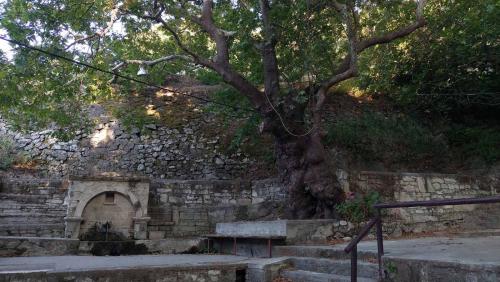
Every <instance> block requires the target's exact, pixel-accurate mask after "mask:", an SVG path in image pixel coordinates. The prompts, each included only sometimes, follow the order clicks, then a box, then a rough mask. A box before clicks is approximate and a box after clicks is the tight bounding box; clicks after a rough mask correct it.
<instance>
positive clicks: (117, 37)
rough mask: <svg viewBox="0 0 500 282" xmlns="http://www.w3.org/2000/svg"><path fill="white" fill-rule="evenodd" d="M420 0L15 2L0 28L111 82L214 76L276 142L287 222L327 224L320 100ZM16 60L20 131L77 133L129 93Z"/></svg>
mask: <svg viewBox="0 0 500 282" xmlns="http://www.w3.org/2000/svg"><path fill="white" fill-rule="evenodd" d="M424 2H425V0H417V1H411V0H390V1H378V0H338V1H335V0H232V1H229V0H176V1H174V0H163V1H162V0H151V1H147V0H124V1H119V0H116V1H114V0H100V1H99V0H97V1H81V0H32V1H28V0H8V1H6V2H5V3H4V5H3V7H2V11H1V12H2V19H1V27H2V32H3V33H4V34H6V36H8V37H9V38H11V39H15V40H18V41H22V42H25V43H28V44H30V45H33V46H38V47H40V48H43V49H45V50H48V51H51V52H54V53H57V54H59V55H64V56H67V57H71V58H74V59H78V60H82V61H86V62H88V63H92V64H93V65H97V66H100V67H102V68H106V69H109V70H112V71H113V72H116V73H120V74H127V75H135V74H136V73H137V71H138V70H139V73H141V74H145V73H146V72H148V73H149V78H148V81H150V82H154V81H157V82H161V79H162V78H163V77H165V74H166V73H169V72H176V73H179V72H181V71H187V72H197V71H198V72H199V71H200V69H206V70H209V71H211V72H213V73H215V74H217V75H219V76H220V78H221V79H222V81H223V82H224V83H225V84H226V85H228V86H230V87H232V88H233V89H234V90H235V91H236V92H237V93H239V95H240V97H241V99H242V100H245V101H246V103H247V105H249V106H250V107H251V109H252V110H253V111H254V112H256V113H257V114H258V116H259V117H260V119H261V121H262V122H261V124H260V127H259V129H260V132H261V133H269V134H271V135H272V136H273V137H274V144H275V148H274V149H275V153H276V162H277V167H278V168H279V172H280V175H281V179H282V180H283V182H284V184H285V185H286V186H287V187H288V190H289V195H290V209H289V213H288V216H289V217H293V218H311V217H331V216H333V212H334V206H335V204H336V203H339V202H341V201H342V200H343V198H344V196H343V192H342V189H341V187H340V184H339V182H338V181H337V180H336V176H335V168H334V167H332V165H331V164H332V163H334V162H332V161H331V160H329V154H328V152H327V150H326V149H325V146H324V145H323V144H322V137H323V132H322V126H321V123H322V119H323V118H322V113H323V111H324V110H323V108H324V104H325V100H326V98H327V96H328V95H329V93H330V92H331V90H332V89H333V88H334V87H335V86H337V85H339V83H341V82H343V81H345V80H348V79H350V78H352V77H355V76H357V75H358V60H360V59H363V57H362V56H363V51H365V50H366V49H368V48H370V47H374V46H377V45H379V44H387V43H390V42H392V41H394V40H397V39H399V38H402V37H405V36H407V35H409V34H411V33H412V32H414V31H415V30H417V29H419V28H421V27H423V26H424V25H425V24H426V22H425V19H424V5H425V3H424ZM13 53H14V55H13V59H12V60H11V61H10V62H7V60H6V59H5V58H3V62H2V64H3V65H4V66H5V68H4V69H3V70H2V71H1V73H0V74H1V78H2V81H3V83H2V86H1V87H2V103H0V104H2V105H1V106H0V108H1V109H2V114H3V116H6V117H11V118H13V119H17V120H18V121H21V122H25V123H28V124H33V123H40V124H43V122H42V121H47V122H49V121H52V122H54V121H55V122H57V123H59V124H61V125H65V126H69V125H71V124H78V122H76V121H78V120H81V119H80V115H79V114H78V112H79V111H78V110H77V109H78V107H79V106H81V105H84V104H85V103H88V102H93V101H96V100H98V99H99V97H100V96H106V97H108V98H109V97H112V96H113V95H118V94H116V93H117V92H116V89H117V88H116V87H112V85H121V86H122V87H123V86H128V87H130V81H126V80H123V79H119V78H117V77H111V76H106V75H103V74H99V73H96V72H94V71H92V70H88V69H85V68H82V67H81V66H75V65H67V64H65V63H64V62H61V61H60V60H58V59H55V58H51V57H47V56H45V55H41V54H38V53H36V52H33V51H29V50H27V49H23V48H16V49H14V52H13ZM364 59H366V58H364ZM368 59H369V58H368ZM82 88H85V91H82ZM121 89H125V88H121ZM82 92H84V94H82ZM125 92H126V91H125ZM120 95H123V94H120ZM78 126H79V125H78Z"/></svg>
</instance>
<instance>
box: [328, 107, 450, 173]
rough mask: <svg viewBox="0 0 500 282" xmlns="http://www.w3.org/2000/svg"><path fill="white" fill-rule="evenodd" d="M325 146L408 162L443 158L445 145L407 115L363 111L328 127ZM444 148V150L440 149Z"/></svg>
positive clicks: (396, 161)
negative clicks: (333, 144)
mask: <svg viewBox="0 0 500 282" xmlns="http://www.w3.org/2000/svg"><path fill="white" fill-rule="evenodd" d="M326 138H327V140H326V141H327V143H330V144H332V143H335V144H337V145H340V146H342V147H344V148H346V149H348V150H349V151H351V152H352V153H353V154H354V155H357V156H360V157H361V158H363V159H364V160H371V161H390V162H395V163H400V162H403V163H410V162H413V161H418V160H425V159H428V158H435V157H441V156H443V153H445V152H446V149H445V148H446V142H444V141H445V140H441V139H440V138H438V137H436V136H434V135H433V133H432V131H431V130H430V129H428V128H426V127H424V126H422V125H420V124H419V123H417V122H416V121H415V120H413V119H411V118H409V117H407V116H387V117H386V116H384V115H383V114H380V113H375V112H365V113H363V114H361V116H359V117H355V118H346V119H341V120H339V121H337V122H336V123H335V124H332V125H331V126H330V127H329V128H328V134H327V137H326ZM443 149H444V150H443Z"/></svg>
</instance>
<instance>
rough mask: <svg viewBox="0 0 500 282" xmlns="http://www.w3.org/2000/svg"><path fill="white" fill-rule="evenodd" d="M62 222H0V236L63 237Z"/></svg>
mask: <svg viewBox="0 0 500 282" xmlns="http://www.w3.org/2000/svg"><path fill="white" fill-rule="evenodd" d="M64 227H65V226H64V224H44V223H37V224H22V225H21V224H19V225H13V224H0V236H22V237H64Z"/></svg>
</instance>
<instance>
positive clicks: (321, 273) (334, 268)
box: [274, 246, 378, 282]
mask: <svg viewBox="0 0 500 282" xmlns="http://www.w3.org/2000/svg"><path fill="white" fill-rule="evenodd" d="M274 256H276V257H278V256H286V257H289V259H288V263H289V265H290V268H283V269H282V270H281V271H280V276H281V277H283V278H286V279H289V280H291V281H293V282H306V281H308V282H337V281H338V282H349V281H351V278H350V275H351V262H350V260H348V259H347V256H346V254H345V253H342V252H340V251H338V250H333V249H332V248H331V247H329V246H276V247H275V248H274ZM364 259H369V260H373V257H372V256H367V255H365V256H364ZM377 279H378V265H377V264H375V263H371V262H368V261H362V260H360V261H358V281H362V282H369V281H370V282H371V281H378V280H377Z"/></svg>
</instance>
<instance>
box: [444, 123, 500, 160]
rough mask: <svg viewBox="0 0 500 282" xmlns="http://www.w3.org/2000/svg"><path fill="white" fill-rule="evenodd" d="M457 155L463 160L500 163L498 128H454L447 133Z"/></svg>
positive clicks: (499, 133) (499, 135) (499, 134)
mask: <svg viewBox="0 0 500 282" xmlns="http://www.w3.org/2000/svg"><path fill="white" fill-rule="evenodd" d="M446 135H447V136H448V139H449V142H450V144H451V145H452V146H453V147H454V148H455V151H456V152H455V153H456V155H459V156H462V158H463V159H477V158H479V159H481V160H483V161H484V162H486V163H487V164H493V163H495V162H497V161H500V130H499V129H498V128H491V127H490V128H485V127H465V126H453V127H452V128H451V129H449V130H448V131H447V132H446Z"/></svg>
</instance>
